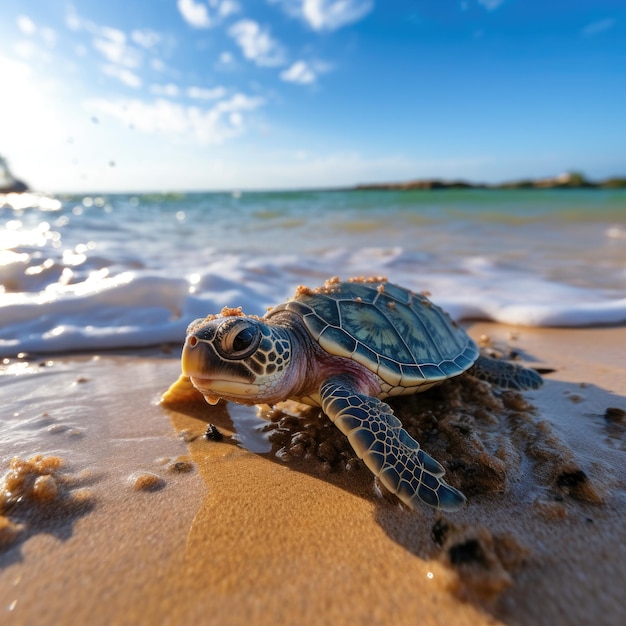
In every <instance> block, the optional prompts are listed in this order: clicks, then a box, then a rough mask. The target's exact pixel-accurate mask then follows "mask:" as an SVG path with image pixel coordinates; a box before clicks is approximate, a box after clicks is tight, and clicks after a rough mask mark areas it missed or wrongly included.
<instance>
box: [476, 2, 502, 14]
mask: <svg viewBox="0 0 626 626" xmlns="http://www.w3.org/2000/svg"><path fill="white" fill-rule="evenodd" d="M478 4H482V5H483V6H484V7H485V9H487V11H493V10H495V9H497V8H498V7H499V6H500V5H501V4H504V0H478Z"/></svg>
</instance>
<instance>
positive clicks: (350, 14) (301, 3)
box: [271, 0, 374, 31]
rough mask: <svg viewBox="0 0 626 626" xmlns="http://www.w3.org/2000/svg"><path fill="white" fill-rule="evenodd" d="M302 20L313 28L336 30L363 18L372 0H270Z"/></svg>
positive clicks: (371, 7) (372, 5)
mask: <svg viewBox="0 0 626 626" xmlns="http://www.w3.org/2000/svg"><path fill="white" fill-rule="evenodd" d="M271 2H273V3H277V4H280V5H282V6H283V8H284V10H285V11H286V12H287V13H289V14H290V15H293V16H295V17H298V18H300V19H302V20H304V21H305V22H306V23H307V24H308V25H309V26H310V27H311V28H313V30H319V31H321V30H337V29H339V28H341V27H343V26H347V25H348V24H353V23H354V22H358V21H359V20H361V19H363V18H364V17H365V16H366V15H367V14H368V13H370V11H371V10H372V9H373V8H374V1H373V0H271Z"/></svg>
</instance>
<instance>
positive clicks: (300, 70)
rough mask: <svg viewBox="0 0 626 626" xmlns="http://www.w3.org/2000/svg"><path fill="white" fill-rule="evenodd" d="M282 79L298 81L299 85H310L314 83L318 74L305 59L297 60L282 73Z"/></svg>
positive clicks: (289, 81)
mask: <svg viewBox="0 0 626 626" xmlns="http://www.w3.org/2000/svg"><path fill="white" fill-rule="evenodd" d="M280 77H281V79H282V80H284V81H286V82H288V83H297V84H299V85H310V84H311V83H314V82H315V80H316V78H317V75H316V74H315V72H314V71H313V69H312V68H311V66H310V65H308V64H307V63H306V62H305V61H296V62H295V63H294V64H293V65H292V66H291V67H289V68H287V69H286V70H283V71H282V72H281V73H280Z"/></svg>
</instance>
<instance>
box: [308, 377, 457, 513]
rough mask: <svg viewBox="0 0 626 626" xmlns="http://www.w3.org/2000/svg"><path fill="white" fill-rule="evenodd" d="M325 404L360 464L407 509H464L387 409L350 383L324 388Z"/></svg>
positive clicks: (336, 380) (329, 382)
mask: <svg viewBox="0 0 626 626" xmlns="http://www.w3.org/2000/svg"><path fill="white" fill-rule="evenodd" d="M320 399H321V404H322V410H323V411H324V413H326V415H328V417H329V418H330V419H331V420H332V421H333V422H334V424H335V425H336V426H337V427H338V428H339V430H341V432H342V433H344V434H345V435H346V436H347V437H348V440H349V442H350V445H351V446H352V447H353V448H354V451H355V452H356V453H357V455H358V456H359V458H361V459H363V461H364V462H365V465H367V467H368V468H369V469H370V470H371V471H372V472H373V473H374V474H375V475H376V476H378V478H379V479H380V481H381V482H382V483H383V485H385V487H386V488H387V489H389V491H391V492H392V493H394V494H396V495H397V496H398V498H400V500H402V501H403V502H404V503H405V504H407V505H408V506H410V507H411V508H412V509H415V508H417V505H418V502H419V501H421V502H423V503H425V504H428V505H429V506H432V507H435V508H437V509H442V510H444V511H455V510H457V509H459V508H460V507H461V506H463V504H464V503H465V496H464V495H463V494H462V493H461V492H460V491H458V490H457V489H455V488H454V487H451V486H450V485H448V484H447V483H446V482H444V480H443V479H442V478H441V476H443V474H444V472H445V470H444V468H443V467H442V466H441V465H440V464H439V463H438V462H437V461H435V459H433V458H432V457H430V456H429V455H428V454H426V453H425V452H424V451H423V450H422V449H420V445H419V443H417V441H415V439H413V438H412V437H411V436H410V435H409V433H407V432H406V430H404V428H402V424H401V422H400V420H399V419H398V418H397V417H396V416H395V415H394V414H393V411H392V410H391V407H390V406H389V405H388V404H385V403H384V402H381V401H380V400H378V399H376V398H372V397H370V396H367V395H365V394H361V393H359V392H358V391H356V390H355V388H354V385H353V384H352V382H351V381H350V379H348V378H347V377H337V378H331V379H329V380H327V381H326V382H324V383H323V384H322V386H321V388H320Z"/></svg>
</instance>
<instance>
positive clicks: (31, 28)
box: [17, 15, 37, 35]
mask: <svg viewBox="0 0 626 626" xmlns="http://www.w3.org/2000/svg"><path fill="white" fill-rule="evenodd" d="M17 27H18V28H19V29H20V31H21V32H22V33H23V34H24V35H34V34H35V33H36V32H37V27H36V26H35V22H33V20H31V19H30V17H27V16H26V15H18V16H17Z"/></svg>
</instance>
